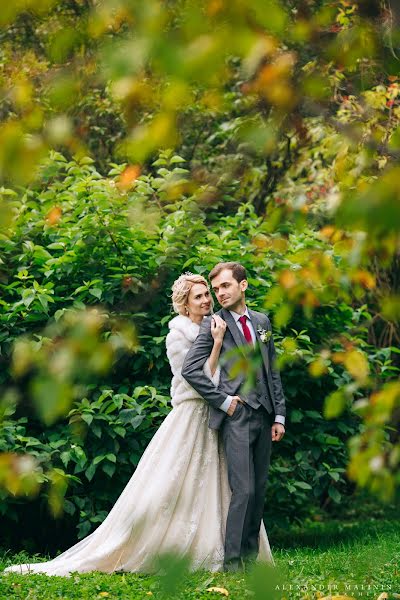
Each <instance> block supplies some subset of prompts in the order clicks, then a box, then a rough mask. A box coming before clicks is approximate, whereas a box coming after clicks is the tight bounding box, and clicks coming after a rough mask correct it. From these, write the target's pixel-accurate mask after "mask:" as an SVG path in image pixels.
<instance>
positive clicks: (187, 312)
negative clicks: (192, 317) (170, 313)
mask: <svg viewBox="0 0 400 600" xmlns="http://www.w3.org/2000/svg"><path fill="white" fill-rule="evenodd" d="M185 312H186V314H187V316H189V309H188V307H187V306H186V308H185Z"/></svg>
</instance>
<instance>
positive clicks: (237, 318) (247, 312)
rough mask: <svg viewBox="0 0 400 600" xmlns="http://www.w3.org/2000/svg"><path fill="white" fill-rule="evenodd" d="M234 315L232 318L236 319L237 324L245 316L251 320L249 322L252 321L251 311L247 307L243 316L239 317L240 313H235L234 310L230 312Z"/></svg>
mask: <svg viewBox="0 0 400 600" xmlns="http://www.w3.org/2000/svg"><path fill="white" fill-rule="evenodd" d="M229 312H230V313H231V315H232V317H233V318H234V319H235V321H236V323H237V322H238V321H239V319H240V317H242V316H243V315H246V317H247V318H248V319H249V321H251V319H250V315H249V309H248V308H247V306H246V310H245V311H244V313H243V315H239V313H237V312H235V311H234V310H230V311H229Z"/></svg>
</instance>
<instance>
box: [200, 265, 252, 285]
mask: <svg viewBox="0 0 400 600" xmlns="http://www.w3.org/2000/svg"><path fill="white" fill-rule="evenodd" d="M225 269H229V271H232V276H233V277H234V279H236V281H237V282H238V283H240V282H241V281H243V279H247V273H246V269H245V268H244V266H243V265H241V264H240V263H238V262H220V263H218V264H217V265H215V267H214V268H213V269H211V271H210V273H209V275H208V279H209V280H210V281H212V280H213V279H214V277H217V275H219V274H220V273H221V271H224V270H225Z"/></svg>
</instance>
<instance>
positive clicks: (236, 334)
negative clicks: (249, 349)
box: [221, 308, 246, 354]
mask: <svg viewBox="0 0 400 600" xmlns="http://www.w3.org/2000/svg"><path fill="white" fill-rule="evenodd" d="M221 316H222V318H223V319H224V321H225V322H226V325H227V327H228V329H229V331H230V332H231V334H232V337H233V339H234V341H235V344H236V345H237V346H238V347H239V348H240V350H241V351H242V353H243V354H244V350H243V346H244V345H245V344H246V340H245V337H244V335H243V334H242V333H241V332H240V331H239V328H238V326H237V325H236V321H235V319H234V318H233V317H232V315H231V313H230V312H229V310H226V309H225V308H223V309H222V310H221Z"/></svg>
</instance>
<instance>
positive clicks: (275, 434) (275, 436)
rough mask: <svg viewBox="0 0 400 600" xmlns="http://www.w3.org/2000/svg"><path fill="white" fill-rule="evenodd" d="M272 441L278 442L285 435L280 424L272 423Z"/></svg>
mask: <svg viewBox="0 0 400 600" xmlns="http://www.w3.org/2000/svg"><path fill="white" fill-rule="evenodd" d="M271 434H272V441H273V442H280V440H281V439H282V438H283V436H284V435H285V428H284V426H283V425H282V423H274V424H273V425H272V427H271Z"/></svg>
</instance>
